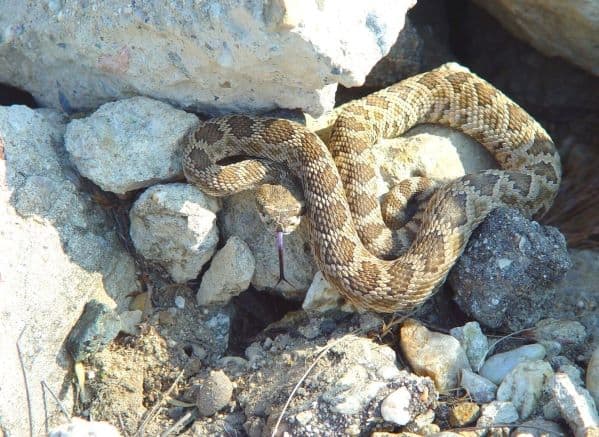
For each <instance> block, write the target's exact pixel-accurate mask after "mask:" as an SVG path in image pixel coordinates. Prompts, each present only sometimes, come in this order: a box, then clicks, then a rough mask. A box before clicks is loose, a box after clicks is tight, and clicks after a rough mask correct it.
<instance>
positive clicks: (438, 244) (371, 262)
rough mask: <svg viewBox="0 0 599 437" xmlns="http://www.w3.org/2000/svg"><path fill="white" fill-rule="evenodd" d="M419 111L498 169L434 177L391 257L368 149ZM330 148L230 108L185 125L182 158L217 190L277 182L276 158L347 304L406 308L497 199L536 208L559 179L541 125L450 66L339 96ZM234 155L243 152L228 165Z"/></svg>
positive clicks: (417, 118) (419, 118)
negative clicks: (297, 192)
mask: <svg viewBox="0 0 599 437" xmlns="http://www.w3.org/2000/svg"><path fill="white" fill-rule="evenodd" d="M425 122H427V123H437V124H442V125H446V126H449V127H452V128H455V129H458V130H460V131H462V132H464V133H465V134H467V135H469V136H471V137H473V138H474V139H475V140H477V141H478V142H480V143H481V144H482V145H483V146H484V147H485V148H486V149H487V150H488V151H489V152H490V153H491V154H492V155H493V157H494V158H495V159H496V161H497V162H498V164H499V165H500V167H501V168H502V170H486V171H482V172H477V173H473V174H468V175H466V176H463V177H461V178H459V179H457V180H455V181H453V182H451V183H449V184H447V185H444V186H442V187H440V188H438V189H437V190H436V191H435V192H434V194H433V195H432V196H431V197H430V200H429V201H428V203H427V205H426V208H425V209H424V210H423V213H422V218H421V220H422V223H421V226H420V228H419V230H418V232H417V234H416V235H415V238H414V241H413V242H412V243H411V245H410V246H409V247H408V248H407V250H405V251H404V253H402V254H401V255H399V256H398V257H397V258H395V259H392V260H388V259H385V258H388V257H390V256H392V255H394V254H395V253H396V252H397V251H398V250H402V248H401V247H399V246H398V243H397V242H398V241H399V240H398V239H397V238H394V236H393V233H392V231H391V230H389V229H388V228H387V227H386V226H385V224H384V222H383V219H382V217H381V212H380V206H379V203H378V199H377V197H376V194H375V192H374V190H373V185H374V182H373V180H374V176H375V173H374V171H373V169H372V164H371V159H370V155H369V153H370V152H369V148H370V146H371V145H372V144H373V143H375V142H376V141H377V140H378V139H380V138H389V137H394V136H398V135H400V134H402V133H403V132H405V131H406V130H407V129H409V128H411V127H412V126H414V125H416V124H419V123H425ZM329 148H330V151H329V149H328V148H327V146H326V145H325V144H324V143H323V142H322V141H321V140H320V139H319V137H318V136H317V135H316V134H314V133H312V132H310V131H309V130H307V129H306V128H305V127H303V126H302V125H300V124H297V123H294V122H291V121H288V120H282V119H273V118H260V117H253V116H248V115H229V116H225V117H221V118H216V119H211V120H208V121H206V122H204V123H203V124H201V125H200V126H199V128H198V129H197V130H195V131H194V132H192V133H191V134H190V137H189V138H188V143H187V145H186V147H185V150H184V164H183V166H184V172H185V175H186V177H187V179H188V180H189V181H190V182H192V183H194V184H196V185H198V186H199V187H200V188H201V189H202V190H204V191H205V192H207V193H209V194H212V195H215V196H227V195H230V194H233V193H237V192H239V191H243V190H247V189H253V188H256V187H258V186H260V185H261V184H264V183H272V182H276V181H277V180H278V179H279V178H281V177H285V174H284V173H285V171H286V170H283V169H282V165H283V166H285V167H286V168H287V169H288V171H289V172H291V173H292V174H293V175H295V176H296V177H297V178H298V179H299V180H300V182H301V187H302V189H303V194H304V199H305V206H306V211H307V215H308V217H309V221H310V238H311V243H312V246H313V251H314V254H315V257H316V261H317V264H318V266H319V268H320V269H321V271H322V273H323V275H324V276H325V277H326V278H327V279H328V281H329V282H330V283H332V284H333V285H334V286H335V287H336V288H337V289H338V290H339V292H340V293H341V294H342V295H343V296H345V297H346V298H347V299H348V300H349V301H351V302H352V303H354V304H355V305H357V306H360V307H364V308H367V309H370V310H375V311H380V312H394V311H397V310H406V309H410V308H412V307H414V306H416V305H418V304H420V303H422V302H423V301H424V300H426V299H427V298H429V297H430V296H431V295H432V294H433V293H434V292H435V290H436V289H437V287H438V286H439V285H440V284H441V283H442V282H443V281H444V280H445V278H446V276H447V274H448V272H449V270H450V268H451V267H452V266H453V264H454V263H455V261H456V259H457V258H458V257H459V256H460V255H461V253H462V251H463V250H464V247H465V245H466V243H467V241H468V238H469V237H470V235H471V233H472V231H473V230H474V228H475V227H476V226H477V225H478V224H479V223H480V222H481V221H482V220H483V219H484V218H485V217H486V216H487V215H488V213H489V212H490V211H491V210H492V209H494V208H496V207H498V206H502V205H506V206H511V207H516V208H518V209H520V210H522V211H523V212H524V213H525V214H527V215H528V216H533V215H534V216H541V215H542V214H543V213H544V212H545V211H547V209H548V208H549V207H550V206H551V204H552V202H553V199H554V197H555V194H556V192H557V189H558V186H559V183H560V179H561V168H560V160H559V156H558V154H557V151H556V149H555V146H554V144H553V142H552V140H551V138H550V137H549V135H548V134H547V133H546V132H545V130H544V129H543V128H542V127H541V126H540V125H539V124H538V123H537V122H536V121H535V120H534V119H533V118H532V117H531V116H530V115H528V114H527V113H526V112H525V111H524V110H523V109H522V108H520V107H519V106H518V105H516V104H515V103H514V102H512V101H511V100H510V99H509V98H508V97H506V96H505V95H504V94H502V93H501V92H500V91H498V90H497V89H496V88H494V87H493V86H492V85H490V84H489V83H487V82H485V81H484V80H483V79H481V78H479V77H477V76H476V75H474V74H473V73H470V72H467V71H463V70H456V69H451V68H449V69H448V68H439V69H436V70H432V71H430V72H427V73H423V74H420V75H418V76H414V77H411V78H408V79H406V80H404V81H402V82H399V83H398V84H396V85H393V86H391V87H389V88H386V89H383V90H381V91H378V92H375V93H374V94H371V95H369V96H367V97H365V98H363V99H360V100H357V101H355V102H353V103H350V104H348V105H347V106H346V107H345V109H344V110H343V112H342V113H341V114H340V115H339V117H338V118H337V120H336V122H335V124H334V126H333V130H332V133H331V137H330V142H329ZM232 156H241V157H244V158H249V159H246V160H242V161H237V162H232V163H229V164H227V165H225V164H224V160H225V158H231V157H232ZM221 164H222V165H221Z"/></svg>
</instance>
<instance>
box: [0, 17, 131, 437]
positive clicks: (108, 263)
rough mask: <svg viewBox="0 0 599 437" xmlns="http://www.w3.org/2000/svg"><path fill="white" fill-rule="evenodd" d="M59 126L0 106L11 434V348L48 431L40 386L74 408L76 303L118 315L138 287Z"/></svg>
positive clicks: (15, 409) (38, 419)
mask: <svg viewBox="0 0 599 437" xmlns="http://www.w3.org/2000/svg"><path fill="white" fill-rule="evenodd" d="M5 16H6V14H3V17H5ZM2 19H3V18H0V21H2ZM0 45H2V43H0ZM0 50H1V49H0ZM0 68H1V67H0ZM64 130H65V126H64V120H63V118H62V117H61V116H60V115H59V114H57V113H55V112H54V111H50V110H32V109H29V108H26V107H24V106H11V107H0V150H2V153H1V156H2V159H0V254H2V255H1V256H0V276H1V278H0V294H1V295H2V298H1V299H0V314H2V316H0V328H1V330H2V333H3V334H2V336H0V350H2V351H3V352H2V354H3V365H2V366H0V379H1V380H2V396H0V417H2V420H1V421H2V425H1V427H2V429H3V430H4V431H5V432H7V433H9V434H11V435H26V434H28V433H29V423H28V419H27V414H23V406H25V405H27V399H26V398H25V393H26V392H25V388H24V386H23V379H22V378H21V377H19V376H18V375H22V372H23V371H22V370H21V368H20V365H19V359H18V357H17V350H16V347H15V346H16V345H17V342H18V344H19V347H20V348H21V352H22V357H23V365H24V372H25V374H26V375H27V379H28V380H29V382H30V384H29V394H30V402H31V410H32V411H31V412H32V415H31V420H32V424H33V428H34V430H43V429H45V428H44V427H45V423H46V419H47V423H48V426H49V427H54V426H56V425H57V424H58V423H59V421H61V420H62V419H63V416H62V413H60V411H59V410H58V407H57V405H56V404H55V403H53V402H44V399H46V400H47V397H45V396H47V393H45V394H44V390H43V388H42V386H41V385H40V384H39V381H42V380H43V381H45V382H46V384H48V386H49V387H50V389H51V390H52V391H53V392H54V393H60V394H61V395H62V394H64V397H62V398H61V401H62V402H63V404H64V405H65V407H66V408H67V410H70V409H71V407H72V402H73V399H72V391H70V390H66V391H64V390H63V388H64V382H65V380H66V379H65V378H68V377H67V373H66V372H67V369H69V363H70V362H71V361H70V359H69V357H68V353H67V352H66V349H65V347H64V340H65V338H66V337H67V335H68V333H69V331H70V330H71V328H72V327H73V325H74V324H75V322H76V321H77V319H78V318H79V317H80V316H81V313H82V311H83V306H84V305H85V303H86V302H88V301H89V300H91V299H97V300H99V301H101V302H104V303H106V304H108V305H110V306H114V304H115V302H116V304H117V309H118V310H119V311H122V310H124V309H126V307H127V302H128V300H129V298H128V297H127V294H128V293H130V292H131V291H132V290H135V289H137V288H138V287H139V284H138V283H137V280H136V274H135V264H134V262H133V259H132V258H131V257H130V256H129V254H128V253H127V252H126V251H125V250H124V249H123V247H122V245H121V243H120V241H119V238H118V236H117V234H116V232H115V231H114V224H113V223H112V222H111V221H110V220H108V218H107V216H106V214H105V213H104V212H103V211H102V209H101V208H100V207H98V206H97V205H96V204H94V203H93V202H92V201H91V200H90V198H89V196H88V195H86V194H84V193H82V192H81V191H80V185H79V184H80V180H79V179H78V177H77V175H76V173H75V172H74V171H73V170H72V168H71V167H70V166H69V163H68V159H67V158H66V152H65V150H64V148H63V135H64ZM35 381H37V382H35ZM34 382H35V383H34Z"/></svg>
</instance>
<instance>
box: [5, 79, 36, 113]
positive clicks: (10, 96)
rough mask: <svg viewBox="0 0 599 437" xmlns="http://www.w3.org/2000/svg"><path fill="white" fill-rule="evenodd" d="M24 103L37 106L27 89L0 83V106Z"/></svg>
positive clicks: (33, 106)
mask: <svg viewBox="0 0 599 437" xmlns="http://www.w3.org/2000/svg"><path fill="white" fill-rule="evenodd" d="M10 105H25V106H29V107H30V108H37V107H38V105H37V103H35V99H34V98H33V96H32V95H31V94H29V93H28V92H27V91H23V90H20V89H19V88H15V87H12V86H10V85H5V84H1V83H0V106H10Z"/></svg>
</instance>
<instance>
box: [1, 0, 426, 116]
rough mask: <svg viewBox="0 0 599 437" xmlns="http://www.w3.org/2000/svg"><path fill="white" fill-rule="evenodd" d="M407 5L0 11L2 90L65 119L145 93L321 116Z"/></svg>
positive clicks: (387, 43) (389, 1) (210, 4)
mask: <svg viewBox="0 0 599 437" xmlns="http://www.w3.org/2000/svg"><path fill="white" fill-rule="evenodd" d="M414 4H415V1H413V0H409V1H406V2H401V3H397V2H395V1H393V0H378V1H376V2H372V3H371V2H366V3H362V2H357V3H352V4H351V5H350V4H347V5H346V4H340V3H323V4H317V3H303V2H300V3H295V2H282V1H276V2H263V1H261V0H260V1H257V0H253V1H250V2H249V3H248V2H244V1H241V0H235V1H232V2H226V3H223V2H221V1H216V0H209V1H206V2H203V3H202V4H201V7H198V5H196V4H192V3H178V4H173V5H171V6H170V7H168V8H164V7H163V5H162V4H157V3H156V4H155V3H152V2H135V3H132V4H127V5H123V4H121V3H119V2H116V1H106V2H99V3H89V4H88V3H83V4H82V5H77V6H73V5H71V4H70V3H68V2H62V1H52V2H50V3H49V4H46V3H43V4H42V3H38V2H32V3H15V4H12V3H10V2H2V3H0V6H1V7H2V8H3V9H5V8H7V7H9V6H10V11H11V13H10V14H3V15H2V17H0V29H4V31H3V37H2V40H1V41H0V57H1V58H2V59H3V60H4V62H3V63H2V65H0V82H3V83H8V84H12V85H14V86H17V87H20V88H23V89H26V90H27V91H29V92H30V93H32V94H33V95H34V96H35V98H36V99H37V100H38V102H40V104H41V105H43V106H49V107H53V108H60V109H63V110H65V111H73V110H77V109H80V108H94V107H97V106H99V105H100V104H102V103H105V102H107V101H112V100H118V99H122V98H125V97H130V96H132V95H136V94H143V95H147V96H149V97H154V98H158V99H161V100H165V101H169V102H173V103H176V104H177V105H178V106H181V107H185V108H192V109H194V110H195V111H196V112H216V111H227V112H244V111H253V112H255V111H264V110H268V109H272V108H274V107H284V108H303V109H305V110H307V111H309V112H312V113H322V112H323V111H325V110H329V109H330V108H331V107H332V106H333V103H334V94H335V89H336V83H337V82H339V83H342V84H343V85H345V86H357V85H361V84H362V83H363V82H364V79H365V76H366V74H367V73H368V72H369V71H370V69H371V68H372V66H373V65H374V64H375V63H376V62H377V61H378V60H379V59H380V58H381V57H382V56H384V55H385V54H386V53H387V52H388V51H389V49H390V48H391V45H392V44H393V43H394V42H395V40H396V38H397V35H398V33H399V31H400V30H401V28H402V27H403V24H404V15H405V13H406V11H407V10H408V9H409V8H410V7H412V6H413V5H414ZM389 11H393V13H389ZM115 29H118V31H115ZM40 36H43V37H40Z"/></svg>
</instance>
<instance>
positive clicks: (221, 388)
mask: <svg viewBox="0 0 599 437" xmlns="http://www.w3.org/2000/svg"><path fill="white" fill-rule="evenodd" d="M196 396H197V397H196V406H197V407H198V411H199V413H200V415H202V416H212V415H214V414H216V412H218V411H219V410H221V409H223V408H224V407H225V406H226V405H227V404H228V403H229V401H230V400H231V396H233V384H232V383H231V380H230V379H229V377H228V376H227V375H226V374H225V372H223V371H222V370H216V371H211V372H210V374H209V375H208V376H207V377H206V378H205V379H204V380H203V381H202V383H201V384H200V386H199V387H198V390H197V393H196Z"/></svg>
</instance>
